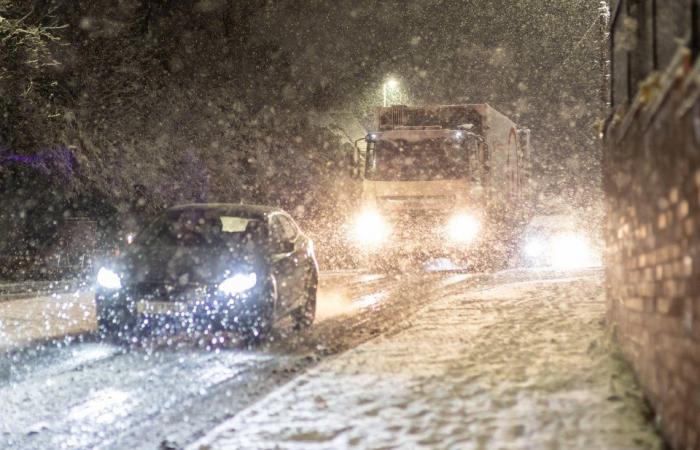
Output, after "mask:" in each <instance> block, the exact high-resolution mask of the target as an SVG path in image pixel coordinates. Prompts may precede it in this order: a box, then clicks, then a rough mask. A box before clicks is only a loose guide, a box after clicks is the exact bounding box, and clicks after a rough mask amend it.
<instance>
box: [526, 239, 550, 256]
mask: <svg viewBox="0 0 700 450" xmlns="http://www.w3.org/2000/svg"><path fill="white" fill-rule="evenodd" d="M524 250H525V255H527V256H528V257H529V258H539V257H541V256H543V255H544V253H545V251H546V250H547V244H546V242H545V241H544V240H542V239H540V238H531V239H528V240H527V241H526V242H525V249H524Z"/></svg>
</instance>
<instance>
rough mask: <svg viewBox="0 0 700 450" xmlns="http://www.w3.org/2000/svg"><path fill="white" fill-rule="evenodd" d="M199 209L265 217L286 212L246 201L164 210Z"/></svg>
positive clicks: (199, 204) (196, 204) (174, 207)
mask: <svg viewBox="0 0 700 450" xmlns="http://www.w3.org/2000/svg"><path fill="white" fill-rule="evenodd" d="M186 210H200V211H216V212H220V213H223V214H240V215H245V216H259V217H266V216H269V215H271V214H277V213H282V214H287V213H286V212H284V210H282V209H280V208H277V207H274V206H266V205H251V204H246V203H188V204H183V205H176V206H173V207H170V208H168V209H167V210H166V212H174V211H186Z"/></svg>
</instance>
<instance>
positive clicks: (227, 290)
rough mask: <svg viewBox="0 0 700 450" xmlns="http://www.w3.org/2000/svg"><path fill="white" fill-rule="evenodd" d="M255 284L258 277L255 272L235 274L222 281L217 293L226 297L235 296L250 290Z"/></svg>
mask: <svg viewBox="0 0 700 450" xmlns="http://www.w3.org/2000/svg"><path fill="white" fill-rule="evenodd" d="M257 282H258V277H257V275H255V272H251V273H237V274H235V275H233V276H232V277H228V278H226V279H225V280H224V281H222V282H221V284H220V285H219V291H220V292H223V293H224V294H227V295H236V294H240V293H242V292H245V291H247V290H250V289H252V288H253V287H255V284H256V283H257Z"/></svg>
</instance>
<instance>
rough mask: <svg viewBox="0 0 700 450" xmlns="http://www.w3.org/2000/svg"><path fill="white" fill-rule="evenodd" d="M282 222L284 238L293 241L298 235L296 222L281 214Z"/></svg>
mask: <svg viewBox="0 0 700 450" xmlns="http://www.w3.org/2000/svg"><path fill="white" fill-rule="evenodd" d="M279 219H280V223H281V224H282V229H283V233H284V238H285V239H286V240H288V241H291V240H292V239H294V238H295V237H297V227H296V226H295V225H294V223H293V222H292V221H291V220H290V219H289V218H288V217H285V216H279Z"/></svg>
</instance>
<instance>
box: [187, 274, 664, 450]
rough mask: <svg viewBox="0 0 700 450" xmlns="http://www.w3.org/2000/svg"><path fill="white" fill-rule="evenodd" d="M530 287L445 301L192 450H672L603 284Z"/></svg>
mask: <svg viewBox="0 0 700 450" xmlns="http://www.w3.org/2000/svg"><path fill="white" fill-rule="evenodd" d="M504 278H505V279H504ZM522 278H523V277H522V274H520V275H518V276H511V277H510V279H509V277H508V276H505V277H503V276H501V277H496V279H497V280H500V281H499V282H498V283H497V284H492V285H489V286H486V287H482V288H480V289H472V290H468V291H466V293H464V292H463V293H460V294H459V295H451V296H447V297H444V298H443V299H441V300H439V301H437V302H435V303H432V304H431V305H430V306H429V307H427V308H426V309H424V310H423V311H422V312H420V313H419V314H418V315H417V316H416V317H414V318H413V319H411V321H412V323H411V326H410V327H408V328H406V329H403V330H402V331H400V332H398V333H397V334H395V335H390V336H383V337H380V338H377V339H375V340H373V341H370V342H367V343H365V344H363V345H360V346H359V347H356V348H355V349H352V350H349V351H347V352H346V353H343V354H341V355H339V356H337V357H335V358H331V359H328V360H325V361H323V362H321V363H320V364H319V365H318V366H316V367H315V368H313V369H311V370H310V371H309V372H307V373H306V374H304V375H302V376H300V377H298V378H296V379H295V380H294V381H292V382H290V383H289V384H287V385H285V386H284V387H282V388H280V389H278V390H277V391H275V392H273V393H271V394H270V395H268V396H267V397H266V398H264V399H263V400H261V401H260V402H258V403H257V404H255V405H253V406H252V407H250V408H248V409H246V410H244V411H242V412H241V413H239V414H237V415H236V416H234V417H233V418H232V419H230V420H229V421H228V422H225V423H224V424H222V425H221V426H219V427H218V428H216V429H215V430H213V431H212V432H210V433H209V434H208V435H206V436H205V437H204V438H202V439H201V440H200V441H198V442H196V443H194V444H192V445H191V446H190V449H205V448H206V449H210V448H211V449H237V448H248V449H250V448H288V449H314V448H395V447H401V448H431V449H432V448H459V449H470V448H474V449H479V448H528V449H529V448H532V449H550V448H551V449H554V448H563V449H571V448H580V449H633V448H635V449H636V448H661V446H662V444H661V440H660V438H659V437H658V435H657V434H656V431H655V430H654V428H653V426H652V425H651V424H650V423H649V422H648V421H647V420H646V419H645V414H646V410H645V407H644V404H643V401H642V400H641V393H640V391H639V389H638V387H637V386H636V385H635V384H634V381H633V377H632V374H631V372H630V369H629V367H628V366H627V365H626V364H624V362H622V360H621V359H620V358H619V356H618V353H617V348H616V347H615V346H614V345H613V344H612V343H611V342H610V340H609V336H608V335H607V334H606V332H605V328H604V324H603V316H604V302H603V291H602V281H601V279H602V274H601V273H600V272H598V271H596V272H588V273H587V274H584V275H582V276H580V277H571V276H570V275H566V278H562V279H560V280H554V281H553V280H547V281H546V282H540V281H523V280H522Z"/></svg>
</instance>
